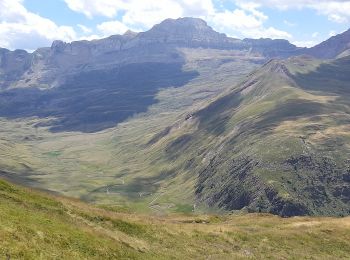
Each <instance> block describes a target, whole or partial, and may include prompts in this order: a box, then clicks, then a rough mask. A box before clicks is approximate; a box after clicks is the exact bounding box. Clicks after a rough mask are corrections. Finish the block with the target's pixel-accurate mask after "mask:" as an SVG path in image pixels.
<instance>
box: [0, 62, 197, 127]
mask: <svg viewBox="0 0 350 260" xmlns="http://www.w3.org/2000/svg"><path fill="white" fill-rule="evenodd" d="M182 65H183V64H182V63H181V62H179V63H155V62H154V63H153V62H152V63H139V64H129V65H125V66H123V67H120V68H115V69H111V70H108V71H107V70H100V71H90V72H85V73H80V74H77V75H74V76H72V77H71V78H69V79H68V80H67V82H66V83H65V84H64V85H62V86H60V87H57V88H53V89H50V90H39V89H34V88H31V89H12V90H8V91H5V92H1V93H0V117H6V118H8V119H16V118H26V117H34V116H37V117H39V118H47V117H53V118H55V119H53V120H51V121H50V122H48V123H45V125H43V124H42V125H41V126H48V127H49V128H50V131H52V132H64V131H79V132H86V133H91V132H97V131H101V130H104V129H107V128H110V127H114V126H116V125H117V124H118V123H121V122H123V121H125V120H126V119H127V118H129V117H131V116H133V115H135V114H137V113H142V112H146V111H147V109H148V107H149V106H151V105H152V104H155V103H156V102H157V99H156V94H157V93H158V92H159V90H160V89H162V88H168V87H181V86H184V85H185V84H187V83H188V82H189V81H190V80H192V79H194V78H195V77H197V76H198V75H199V74H198V72H196V71H189V72H185V71H182Z"/></svg>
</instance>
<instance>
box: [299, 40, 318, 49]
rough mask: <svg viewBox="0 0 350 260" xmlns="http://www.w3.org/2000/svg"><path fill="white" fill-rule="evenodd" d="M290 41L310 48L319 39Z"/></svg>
mask: <svg viewBox="0 0 350 260" xmlns="http://www.w3.org/2000/svg"><path fill="white" fill-rule="evenodd" d="M292 43H293V44H294V45H296V46H298V47H308V48H310V47H313V46H315V45H316V44H318V43H320V42H319V41H293V42H292Z"/></svg>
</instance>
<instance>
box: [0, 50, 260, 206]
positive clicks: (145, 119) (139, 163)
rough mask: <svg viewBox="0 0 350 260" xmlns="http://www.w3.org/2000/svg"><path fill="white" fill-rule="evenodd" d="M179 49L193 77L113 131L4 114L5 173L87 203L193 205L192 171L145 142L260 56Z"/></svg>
mask: <svg viewBox="0 0 350 260" xmlns="http://www.w3.org/2000/svg"><path fill="white" fill-rule="evenodd" d="M181 52H182V53H183V54H182V55H183V57H184V59H185V65H184V67H183V68H182V69H183V70H184V71H197V72H198V74H199V75H198V77H196V78H194V79H193V80H191V81H190V82H189V83H188V84H186V85H185V86H182V87H177V88H175V87H174V88H173V87H170V88H166V89H162V90H161V91H160V92H159V93H158V94H157V96H156V98H157V100H158V102H157V103H155V104H153V105H152V106H150V107H149V109H148V111H147V112H145V113H141V114H137V115H135V116H133V117H132V118H129V119H128V120H127V121H125V122H123V123H120V124H119V125H118V126H116V127H113V128H111V129H108V130H105V131H102V132H97V133H91V134H89V133H79V132H57V133H51V132H50V131H49V129H48V128H45V127H35V125H36V124H38V123H39V122H41V123H43V122H44V121H45V120H48V119H38V118H35V117H33V118H18V119H15V120H8V119H4V118H2V119H1V129H0V145H1V149H0V166H1V168H2V169H4V171H5V172H6V173H7V174H3V175H6V176H7V177H8V178H10V179H12V180H14V181H17V182H20V183H23V184H26V185H31V186H34V187H39V188H45V189H49V190H53V191H57V192H60V193H61V194H64V195H69V196H74V197H81V198H83V199H84V200H87V201H93V202H98V203H107V204H111V203H112V204H124V203H126V204H129V206H134V207H135V208H137V209H139V210H141V211H164V210H167V209H169V208H170V209H171V210H180V211H189V210H191V209H192V205H193V200H194V183H195V176H190V177H191V178H190V180H189V177H188V176H189V175H188V174H187V173H189V172H188V171H187V172H183V171H182V170H181V169H179V168H178V165H179V163H177V162H175V163H172V162H169V161H168V160H167V158H165V159H164V157H163V151H162V149H158V148H159V146H158V144H155V145H154V146H153V145H150V144H149V142H150V140H151V139H153V138H154V136H156V135H157V133H159V132H162V131H164V129H167V128H168V127H169V126H172V125H173V124H174V122H177V121H178V120H180V121H181V120H182V119H183V118H184V117H186V115H187V114H188V113H190V111H192V109H193V107H201V106H203V104H207V103H208V102H210V100H212V99H213V98H215V97H216V96H217V95H218V94H220V93H222V92H223V91H225V90H226V89H228V88H230V87H231V86H232V85H235V84H236V83H237V82H238V80H239V79H240V78H241V77H242V76H244V75H246V74H247V73H249V72H250V71H251V70H252V69H254V68H256V67H258V66H259V63H261V62H262V60H263V59H262V58H261V57H253V56H249V57H246V56H242V53H240V52H235V51H224V50H208V49H182V50H181ZM42 125H43V124H42ZM170 183H171V185H169V184H170ZM182 185H185V186H182ZM180 191H181V192H180Z"/></svg>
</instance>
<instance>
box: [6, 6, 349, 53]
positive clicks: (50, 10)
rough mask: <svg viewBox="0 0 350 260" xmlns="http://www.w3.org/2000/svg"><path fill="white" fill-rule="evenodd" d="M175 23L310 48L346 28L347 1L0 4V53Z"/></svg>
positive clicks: (347, 21)
mask: <svg viewBox="0 0 350 260" xmlns="http://www.w3.org/2000/svg"><path fill="white" fill-rule="evenodd" d="M179 17H198V18H202V19H204V20H206V21H207V22H208V24H209V25H210V26H211V27H213V28H214V29H215V30H216V31H219V32H222V33H226V34H227V35H228V36H231V37H235V38H240V39H242V38H273V39H287V40H289V41H290V42H292V43H294V44H296V45H297V46H301V47H304V46H307V47H311V46H314V45H316V44H318V43H320V42H322V41H324V40H326V39H328V38H329V37H331V36H334V35H336V34H339V33H342V32H344V31H346V30H347V29H349V28H350V0H292V1H290V0H260V1H258V0H0V47H2V48H7V49H11V50H14V49H25V50H28V51H33V50H35V49H37V48H39V47H46V46H50V45H51V43H52V41H54V40H63V41H66V42H71V41H76V40H92V39H99V38H104V37H108V36H110V35H114V34H123V33H125V32H126V31H127V30H132V31H146V30H149V29H150V28H151V27H152V26H153V25H155V24H157V23H160V22H161V21H163V20H164V19H166V18H179Z"/></svg>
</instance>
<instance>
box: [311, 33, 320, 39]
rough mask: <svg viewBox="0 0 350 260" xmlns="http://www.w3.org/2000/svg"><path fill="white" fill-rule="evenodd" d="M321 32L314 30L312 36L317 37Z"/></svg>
mask: <svg viewBox="0 0 350 260" xmlns="http://www.w3.org/2000/svg"><path fill="white" fill-rule="evenodd" d="M319 35H320V34H319V33H318V32H314V33H313V34H311V37H312V38H317V37H318V36H319Z"/></svg>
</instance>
